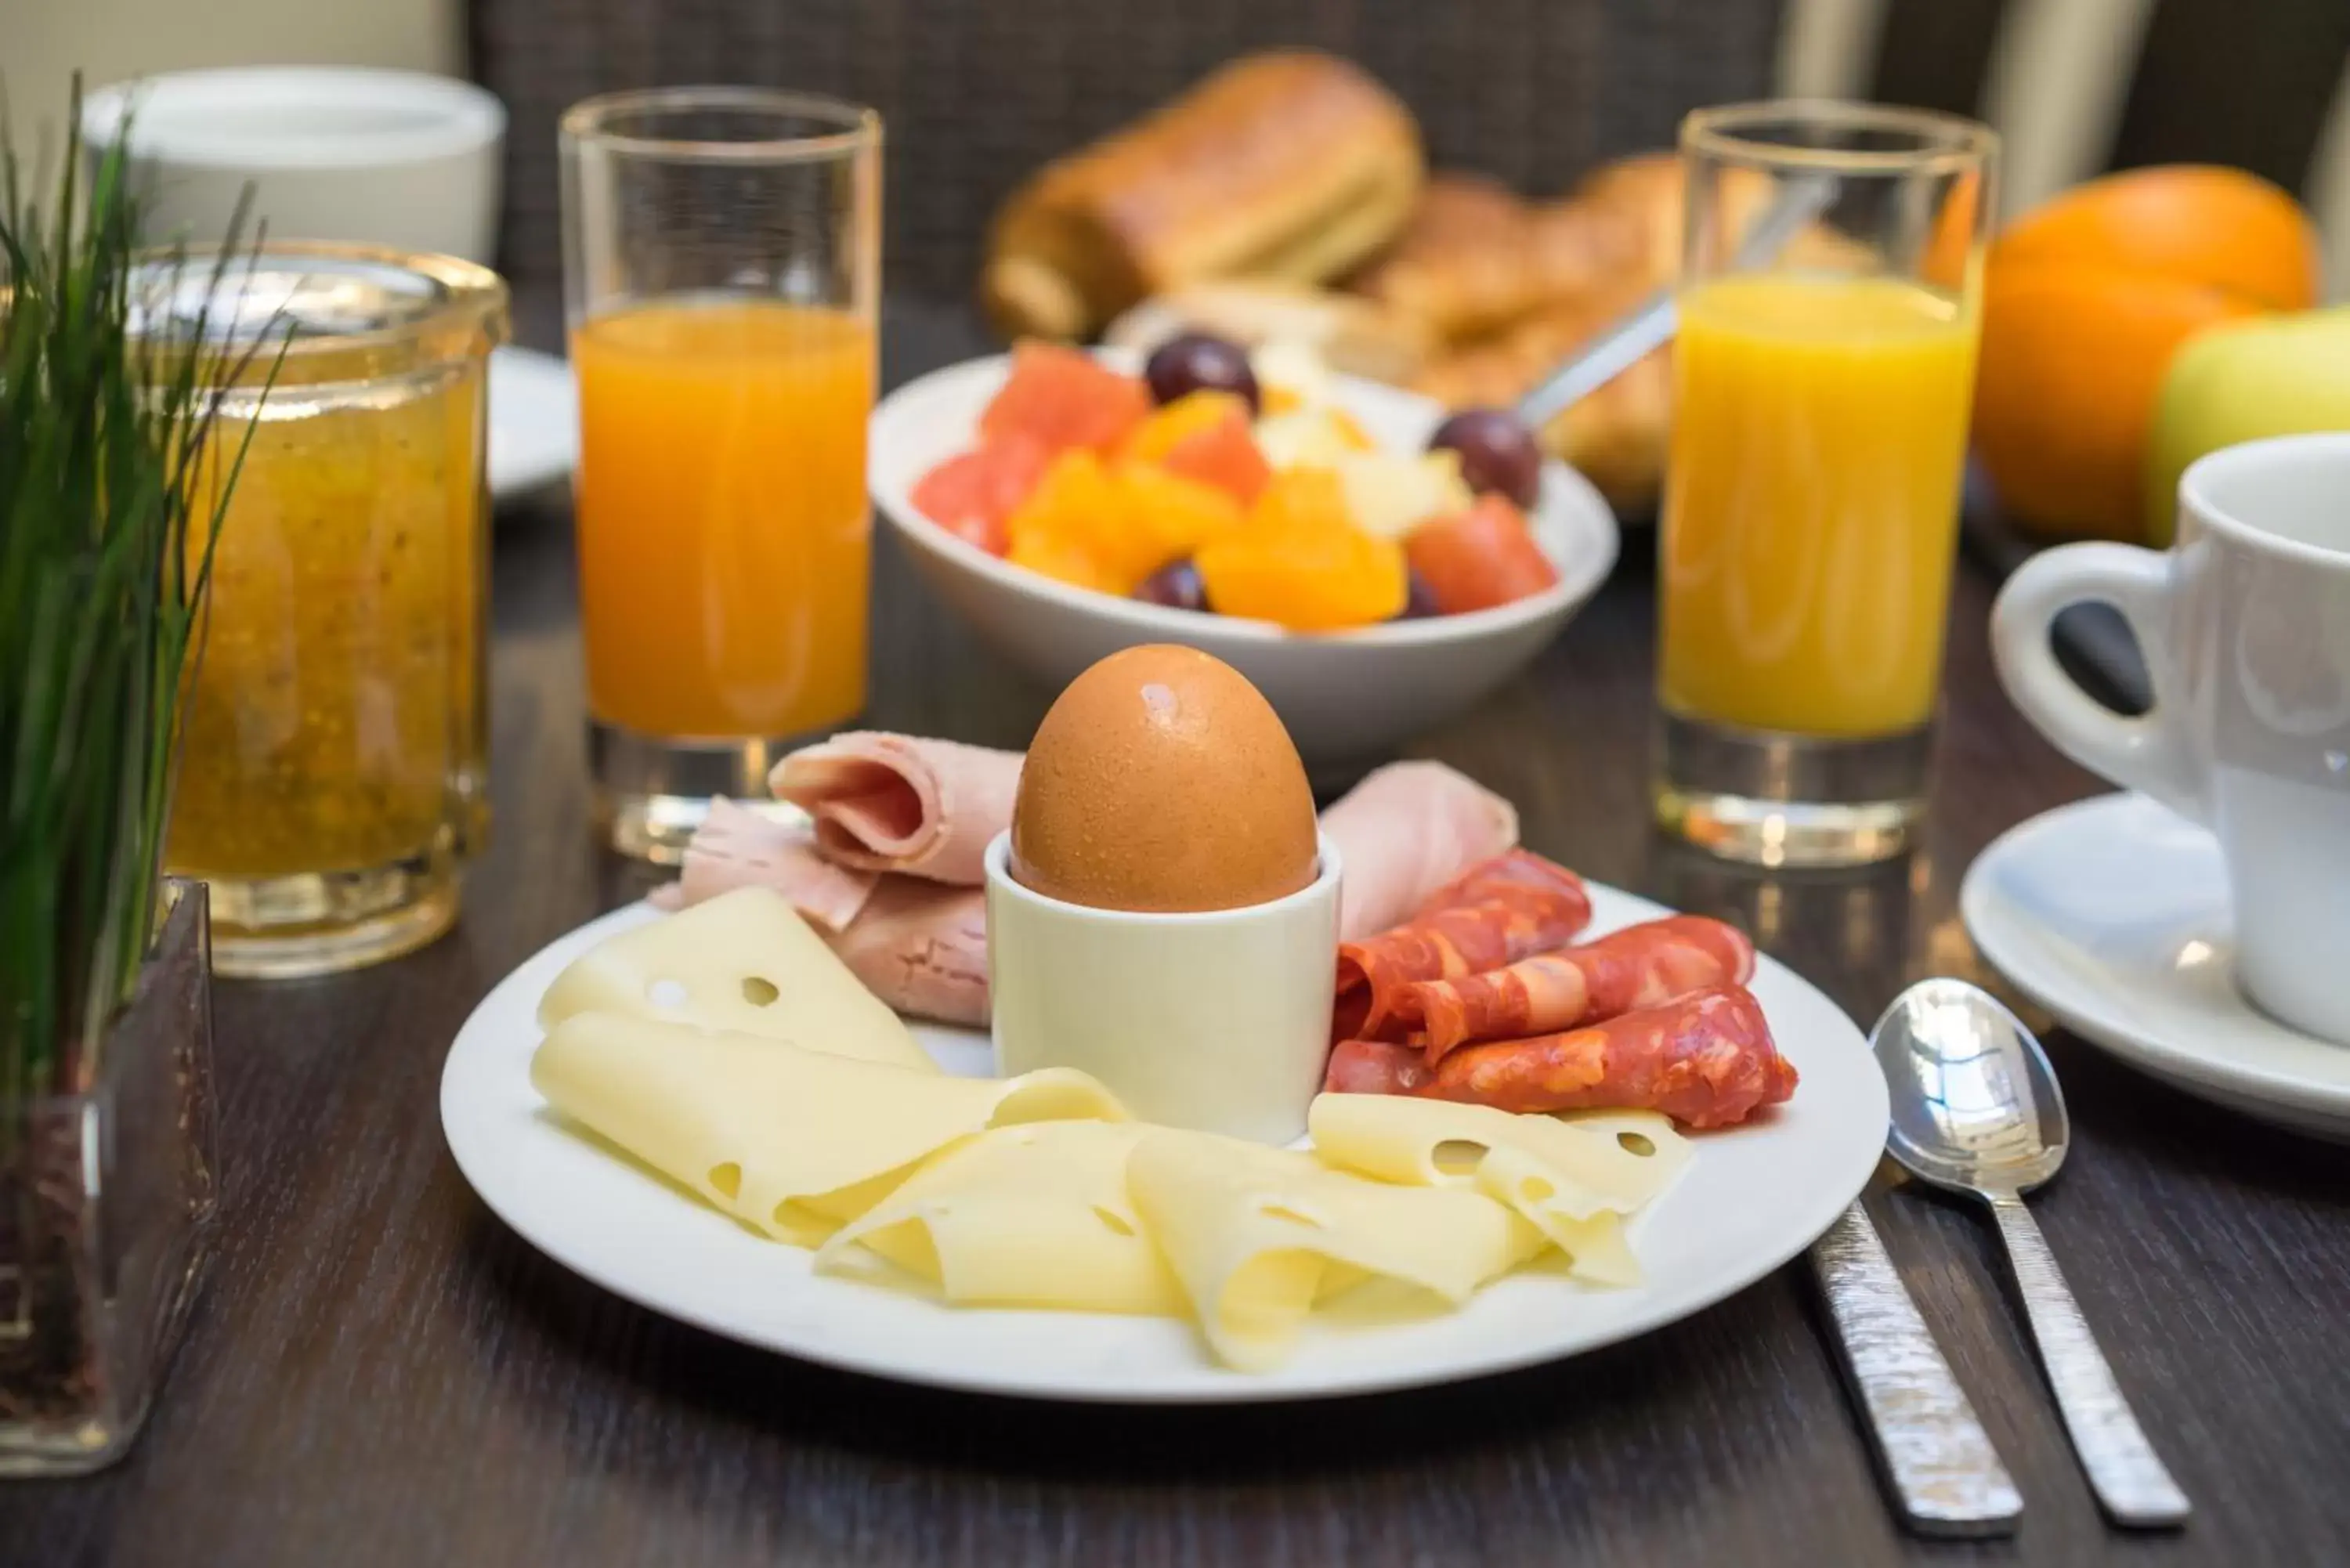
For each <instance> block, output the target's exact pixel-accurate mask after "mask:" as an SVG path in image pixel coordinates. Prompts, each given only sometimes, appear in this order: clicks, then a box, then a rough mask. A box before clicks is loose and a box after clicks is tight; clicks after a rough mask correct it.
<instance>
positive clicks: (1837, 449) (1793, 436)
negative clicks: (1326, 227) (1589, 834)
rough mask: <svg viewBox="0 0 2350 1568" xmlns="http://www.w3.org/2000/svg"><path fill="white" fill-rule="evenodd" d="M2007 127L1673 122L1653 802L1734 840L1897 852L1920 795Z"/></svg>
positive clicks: (1749, 108) (1695, 837) (1877, 120)
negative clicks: (1666, 456) (1768, 235)
mask: <svg viewBox="0 0 2350 1568" xmlns="http://www.w3.org/2000/svg"><path fill="white" fill-rule="evenodd" d="M1995 141H1996V139H1995V138H1994V137H1993V136H1992V134H1991V131H1990V130H1987V129H1986V128H1984V127H1983V126H1981V125H1978V124H1976V123H1974V122H1973V121H1971V120H1967V119H1959V118H1957V117H1955V116H1950V115H1941V114H1930V113H1926V112H1923V111H1919V110H1911V109H1887V108H1882V107H1878V106H1874V105H1864V104H1842V103H1763V104H1747V105H1739V106H1735V107H1731V108H1726V109H1702V110H1700V111H1699V112H1697V113H1695V114H1692V115H1690V117H1689V119H1687V120H1685V121H1684V122H1683V123H1682V126H1681V139H1680V146H1681V162H1682V167H1683V169H1684V171H1685V172H1686V174H1687V177H1688V203H1689V206H1688V225H1687V230H1686V235H1687V237H1686V240H1685V247H1686V248H1685V252H1684V255H1683V259H1682V272H1681V284H1680V287H1679V311H1680V335H1679V338H1678V339H1677V341H1676V343H1675V346H1674V349H1673V356H1674V369H1673V374H1674V401H1673V431H1672V446H1671V453H1670V462H1669V470H1668V473H1667V479H1666V487H1665V502H1664V512H1663V517H1662V526H1661V530H1660V533H1661V537H1660V539H1659V585H1660V588H1659V591H1660V594H1661V596H1662V603H1661V606H1660V614H1659V621H1660V633H1659V652H1658V671H1659V697H1660V700H1661V701H1662V704H1663V709H1664V712H1663V719H1662V731H1661V740H1660V744H1659V769H1658V777H1657V781H1656V787H1655V801H1656V811H1657V816H1658V820H1659V822H1660V823H1661V824H1662V825H1663V826H1665V827H1666V828H1667V829H1669V831H1672V832H1675V833H1678V834H1679V835H1681V836H1684V837H1686V838H1688V839H1690V840H1691V841H1692V842H1694V843H1697V844H1700V845H1702V846H1705V847H1707V848H1709V849H1711V850H1713V851H1714V852H1715V853H1717V854H1721V855H1724V856H1728V857H1732V858H1736V859H1741V860H1747V861H1753V862H1758V863H1761V864H1764V865H1789V866H1801V865H1814V866H1817V865H1839V864H1852V863H1857V862H1863V861H1868V860H1876V859H1881V858H1884V857H1888V856H1892V855H1897V854H1899V853H1901V852H1902V851H1903V850H1904V849H1906V848H1907V847H1908V846H1909V844H1910V842H1911V839H1912V837H1913V836H1914V835H1915V832H1916V830H1917V826H1918V821H1919V819H1920V818H1921V817H1922V815H1923V814H1924V811H1925V803H1926V793H1927V791H1926V785H1927V770H1928V763H1929V753H1930V750H1931V741H1932V721H1933V717H1934V708H1935V699H1936V693H1937V691H1938V689H1939V684H1940V680H1941V663H1942V640H1943V629H1944V627H1943V622H1944V615H1945V610H1946V607H1947V604H1948V601H1949V597H1950V570H1951V563H1952V557H1953V555H1954V553H1955V543H1956V534H1957V525H1958V514H1959V491H1960V475H1961V471H1962V468H1963V466H1964V462H1965V456H1966V441H1967V415H1968V407H1969V404H1970V400H1971V398H1972V394H1973V388H1974V370H1975V345H1976V340H1977V337H1978V335H1979V331H1980V327H1981V270H1982V266H1981V264H1982V244H1983V238H1984V231H1985V224H1986V220H1987V215H1988V213H1990V210H1991V161H1992V156H1993V151H1994V147H1995ZM1791 208H1794V209H1796V210H1799V211H1803V212H1814V211H1815V212H1816V213H1817V214H1818V215H1817V216H1816V218H1814V219H1812V220H1811V221H1810V222H1808V223H1805V224H1804V225H1802V226H1800V227H1796V228H1795V229H1794V237H1793V238H1792V239H1791V240H1789V241H1787V242H1786V243H1784V244H1776V245H1773V244H1768V243H1762V244H1758V243H1757V242H1756V239H1755V234H1756V232H1757V231H1758V230H1760V229H1762V228H1763V227H1764V226H1765V225H1764V224H1763V223H1762V218H1763V215H1764V214H1770V213H1773V212H1774V211H1775V212H1777V213H1786V212H1787V211H1789V210H1790V209H1791Z"/></svg>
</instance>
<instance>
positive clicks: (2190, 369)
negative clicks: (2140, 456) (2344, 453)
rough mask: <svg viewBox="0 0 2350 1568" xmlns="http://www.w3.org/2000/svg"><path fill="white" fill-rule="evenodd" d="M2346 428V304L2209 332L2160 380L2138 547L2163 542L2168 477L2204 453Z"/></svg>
mask: <svg viewBox="0 0 2350 1568" xmlns="http://www.w3.org/2000/svg"><path fill="white" fill-rule="evenodd" d="M2301 431H2350V306H2335V307H2334V308H2333V309H2331V310H2310V311H2303V312H2300V313H2298V314H2295V315H2291V316H2263V317H2256V318H2255V319H2253V320H2251V321H2246V322H2242V323H2240V324H2236V325H2232V326H2228V327H2214V328H2212V329H2211V330H2210V331H2209V332H2206V333H2203V334H2201V335H2200V336H2199V337H2195V338H2194V339H2193V340H2192V341H2190V342H2189V344H2188V345H2187V346H2186V347H2185V348H2181V349H2180V350H2179V351H2178V354H2177V355H2176V356H2174V357H2173V358H2172V359H2171V361H2170V369H2169V370H2168V373H2167V374H2165V375H2164V377H2163V379H2162V396H2161V398H2160V400H2158V402H2157V403H2156V405H2155V414H2154V433H2153V437H2152V439H2151V440H2149V441H2147V465H2146V506H2147V518H2146V531H2147V543H2148V544H2150V545H2155V546H2156V547H2157V548H2160V547H2161V546H2163V545H2168V544H2169V543H2170V537H2171V533H2172V529H2173V527H2174V525H2175V524H2176V523H2177V521H2178V476H2179V475H2180V474H2181V473H2184V472H2186V471H2187V465H2188V464H2189V463H2190V462H2194V461H2195V460H2196V459H2197V458H2199V457H2201V456H2202V455H2203V454H2204V453H2205V452H2217V451H2219V450H2220V448H2221V447H2223V446H2234V445H2235V444H2236V443H2238V442H2239V441H2258V440H2260V439H2261V438H2262V436H2273V435H2294V434H2298V433H2299V432H2301Z"/></svg>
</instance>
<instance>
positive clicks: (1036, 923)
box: [987, 833, 1339, 1144]
mask: <svg viewBox="0 0 2350 1568" xmlns="http://www.w3.org/2000/svg"><path fill="white" fill-rule="evenodd" d="M1011 857H1012V836H1011V835H1010V834H1009V833H1000V834H998V835H996V836H995V841H994V842H993V844H990V845H989V846H987V970H988V989H989V994H990V997H991V999H992V1002H993V1009H994V1014H995V1052H996V1064H997V1067H998V1069H999V1070H1000V1071H1002V1072H1003V1073H1004V1074H1006V1075H1010V1074H1015V1073H1026V1072H1031V1071H1033V1070H1035V1069H1036V1068H1038V1067H1076V1068H1079V1069H1082V1070H1083V1071H1085V1072H1087V1073H1091V1074H1092V1075H1094V1076H1095V1077H1097V1078H1099V1079H1100V1080H1101V1081H1102V1082H1103V1083H1105V1084H1107V1085H1109V1087H1110V1089H1111V1091H1112V1092H1113V1093H1115V1094H1116V1095H1117V1096H1118V1098H1119V1099H1121V1100H1123V1101H1125V1102H1126V1106H1127V1108H1128V1110H1131V1111H1132V1112H1133V1113H1134V1114H1135V1115H1136V1116H1139V1117H1141V1118H1142V1119H1143V1120H1145V1121H1150V1122H1158V1123H1160V1124H1162V1125H1164V1126H1167V1127H1196V1128H1198V1129H1200V1130H1201V1131H1203V1132H1217V1133H1224V1134H1227V1135H1229V1136H1231V1137H1244V1138H1253V1139H1254V1140H1256V1141H1257V1142H1259V1143H1269V1144H1285V1143H1288V1142H1290V1141H1292V1140H1293V1139H1295V1138H1296V1137H1298V1136H1299V1135H1300V1134H1302V1133H1304V1132H1305V1107H1306V1106H1307V1105H1309V1104H1310V1103H1311V1102H1312V1101H1313V1098H1314V1096H1315V1092H1316V1091H1318V1090H1319V1089H1320V1088H1321V1086H1322V1070H1323V1064H1324V1062H1325V1060H1326V1058H1327V1057H1328V1055H1329V1054H1330V1002H1331V992H1332V986H1333V983H1334V980H1335V976H1336V969H1337V953H1338V877H1339V866H1338V854H1337V851H1336V849H1334V848H1332V847H1331V845H1330V841H1329V840H1328V839H1327V838H1325V839H1322V840H1321V868H1320V873H1319V875H1317V876H1316V877H1315V879H1314V881H1313V882H1312V883H1311V884H1310V885H1309V886H1307V887H1305V888H1300V889H1299V890H1298V891H1296V892H1295V893H1292V894H1290V895H1289V896H1288V897H1287V898H1275V899H1274V900H1273V901H1272V902H1271V903H1266V904H1252V905H1250V906H1248V907H1247V908H1245V909H1208V910H1202V911H1200V912H1198V913H1189V914H1137V913H1131V912H1128V911H1125V910H1119V909H1088V908H1087V907H1086V906H1085V905H1082V904H1069V903H1064V902H1062V901H1061V900H1060V899H1058V898H1046V897H1045V895H1044V894H1042V893H1039V892H1036V891H1035V889H1033V888H1025V887H1023V886H1021V884H1020V883H1019V882H1018V881H1016V880H1015V879H1014V877H1013V876H1012V872H1011V867H1010V861H1011Z"/></svg>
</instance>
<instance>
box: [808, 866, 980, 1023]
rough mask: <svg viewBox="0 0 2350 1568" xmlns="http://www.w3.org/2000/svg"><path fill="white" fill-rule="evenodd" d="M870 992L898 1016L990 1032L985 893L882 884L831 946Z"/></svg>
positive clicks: (886, 880)
mask: <svg viewBox="0 0 2350 1568" xmlns="http://www.w3.org/2000/svg"><path fill="white" fill-rule="evenodd" d="M829 940H831V942H832V950H833V951H835V952H837V953H838V954H839V955H840V958H841V961H842V962H844V963H846V964H847V965H848V968H849V971H850V972H851V973H852V974H854V975H856V976H857V978H858V980H861V981H864V982H865V986H866V989H867V990H868V991H870V992H873V994H874V995H876V996H878V997H879V998H880V999H881V1000H882V1001H883V1002H888V1003H889V1006H890V1007H892V1008H893V1009H895V1010H896V1011H898V1012H910V1013H915V1014H918V1015H920V1016H921V1017H923V1018H935V1019H938V1020H939V1021H940V1022H941V1023H962V1024H968V1025H969V1026H971V1027H972V1028H974V1029H984V1028H986V1027H987V894H986V891H985V890H984V889H983V888H949V887H945V886H943V885H941V884H940V883H937V882H926V881H923V880H922V879H920V877H882V878H881V883H880V886H879V887H878V888H874V889H873V897H872V898H871V900H870V901H868V903H867V904H866V906H865V910H864V912H863V913H862V914H860V915H858V917H857V919H856V921H855V922H854V923H853V924H852V925H850V926H849V928H848V929H847V930H845V931H843V932H841V933H840V935H838V936H837V937H834V938H831V939H829Z"/></svg>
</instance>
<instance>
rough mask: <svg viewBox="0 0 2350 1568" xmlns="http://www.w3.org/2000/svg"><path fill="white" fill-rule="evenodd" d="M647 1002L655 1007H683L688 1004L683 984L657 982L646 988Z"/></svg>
mask: <svg viewBox="0 0 2350 1568" xmlns="http://www.w3.org/2000/svg"><path fill="white" fill-rule="evenodd" d="M645 1000H646V1001H647V1002H651V1003H652V1004H653V1005H654V1006H655V1007H683V1006H684V1005H685V1002H686V994H685V986H684V984H683V982H681V981H674V980H657V981H653V982H652V983H651V984H650V985H648V986H646V987H645Z"/></svg>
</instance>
